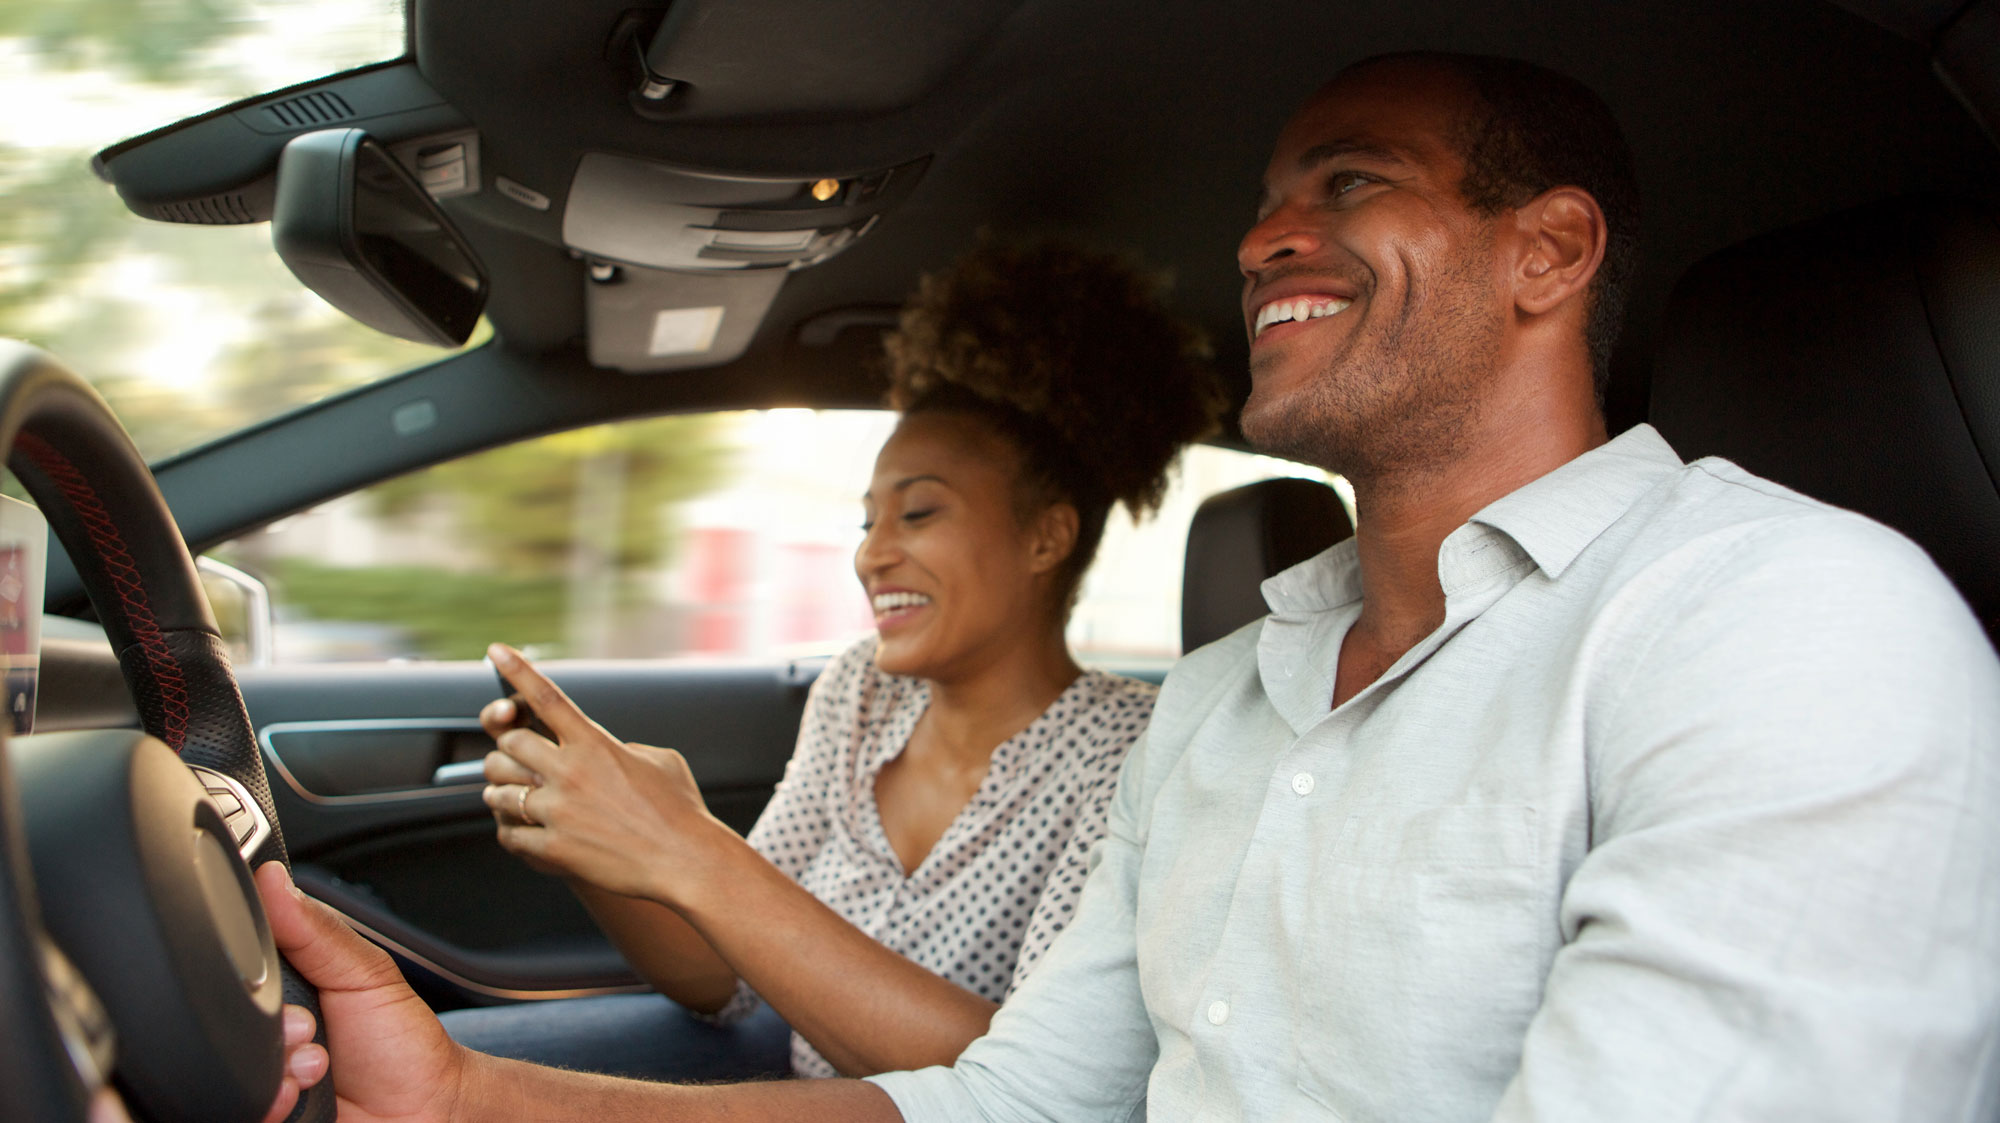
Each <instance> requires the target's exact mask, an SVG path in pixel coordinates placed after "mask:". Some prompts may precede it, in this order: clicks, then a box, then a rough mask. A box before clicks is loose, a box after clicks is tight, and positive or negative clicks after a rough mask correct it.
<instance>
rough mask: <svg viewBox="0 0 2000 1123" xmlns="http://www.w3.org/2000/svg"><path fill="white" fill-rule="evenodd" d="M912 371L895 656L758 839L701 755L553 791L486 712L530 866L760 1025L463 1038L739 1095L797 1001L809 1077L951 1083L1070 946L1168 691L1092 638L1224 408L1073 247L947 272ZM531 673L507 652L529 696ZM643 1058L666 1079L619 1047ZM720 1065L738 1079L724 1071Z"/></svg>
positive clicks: (496, 1016)
mask: <svg viewBox="0 0 2000 1123" xmlns="http://www.w3.org/2000/svg"><path fill="white" fill-rule="evenodd" d="M887 350H888V355H889V361H890V368H891V370H890V381H891V391H890V403H891V405H892V406H893V407H894V408H895V409H897V410H898V411H899V412H900V413H901V415H902V417H901V420H900V422H899V423H898V424H897V426H896V429H895V432H894V433H893V435H892V436H891V437H890V438H889V440H888V442H887V443H886V444H884V445H883V447H882V450H881V452H880V454H879V455H878V456H877V458H876V461H875V470H874V475H873V477H872V479H871V480H870V482H869V486H868V490H867V493H866V494H865V495H864V496H863V498H862V509H863V518H864V521H863V530H864V537H863V539H862V541H861V545H860V547H859V548H858V549H857V550H856V552H855V558H854V567H855V574H856V576H857V577H858V578H859V579H860V582H861V584H862V586H863V589H864V590H865V592H866V594H867V595H868V597H869V598H870V600H871V603H872V605H873V607H874V612H875V621H876V633H877V634H876V635H875V636H873V637H871V638H869V639H868V640H866V641H864V642H861V643H858V644H856V645H854V646H853V647H851V648H849V649H848V650H847V651H846V652H845V653H843V654H842V655H840V656H839V657H838V658H836V659H835V660H834V661H833V662H832V663H831V664H830V665H829V666H828V667H827V669H826V670H825V671H824V672H823V673H822V674H821V675H820V677H819V680H818V681H817V682H816V683H815V684H814V686H813V689H812V692H811V695H810V698H809V700H808V702H807V705H806V711H805V716H804V721H803V724H802V727H801V729H800V732H799V740H798V745H797V748H796V751H795V754H794V756H793V758H792V760H791V763H790V765H789V766H788V767H787V769H786V773H785V777H784V779H783V781H782V782H781V783H780V784H779V785H778V788H777V790H776V792H775V794H774V795H773V797H772V799H771V802H770V804H769V806H768V807H767V808H766V809H765V810H764V812H763V815H762V817H761V818H760V819H759V820H758V821H757V824H756V826H755V828H754V829H753V830H752V831H751V832H750V834H749V837H748V838H747V839H745V838H740V837H738V836H736V835H735V834H734V833H733V832H731V831H729V829H728V828H727V827H725V826H723V825H722V824H721V823H720V822H718V821H717V820H715V819H713V818H712V817H711V816H709V815H708V814H707V812H706V810H705V808H704V807H703V805H702V802H701V797H700V794H699V792H698V790H697V789H696V787H695V785H694V783H693V780H692V778H691V777H688V776H687V775H686V768H685V765H684V763H682V762H681V761H680V758H679V755H678V754H675V753H671V752H670V751H668V750H660V749H650V748H646V747H643V746H621V745H618V743H617V742H615V740H613V739H612V738H610V736H609V734H604V733H603V731H602V730H595V727H592V729H593V730H595V731H594V732H589V733H587V734H586V735H585V736H586V738H596V737H598V736H599V735H600V734H601V735H602V746H603V751H602V752H600V753H598V754H596V755H589V756H587V755H578V756H577V757H576V759H580V760H581V759H591V760H596V761H600V762H604V763H603V766H602V767H592V768H583V767H579V768H578V769H577V770H575V771H574V772H573V773H572V774H569V775H565V776H562V777H555V776H550V775H546V774H538V773H537V772H536V771H535V770H534V769H533V768H531V767H529V766H527V765H525V764H523V763H522V762H521V761H520V760H518V759H516V755H514V754H517V753H521V754H524V755H529V756H536V751H538V750H544V749H547V746H546V742H540V738H539V737H538V736H537V735H536V734H535V733H532V732H529V731H527V730H525V729H517V728H514V726H515V720H516V714H515V707H514V705H513V704H512V703H511V702H506V701H502V702H496V703H493V704H492V705H490V706H488V707H487V709H486V711H485V712H484V713H482V714H481V720H482V722H483V723H484V724H485V726H486V728H487V730H488V732H490V733H492V734H494V735H495V736H496V739H497V740H498V741H499V744H500V751H498V752H495V753H494V754H493V755H491V756H490V757H488V760H487V778H488V780H489V782H490V785H491V786H489V788H488V789H487V795H488V803H489V805H491V806H493V807H494V809H495V817H496V818H497V819H498V820H499V822H500V837H501V841H502V843H503V845H507V846H508V847H509V849H512V850H515V851H516V852H517V853H521V854H523V855H524V856H528V857H530V858H531V859H532V860H535V861H537V862H538V863H539V864H541V865H544V866H546V867H551V868H553V870H554V871H555V872H559V873H561V874H562V875H564V876H565V877H567V878H568V879H569V880H570V882H571V884H572V885H573V886H574V887H575V889H576V891H577V893H578V894H579V896H580V897H581V898H582V899H583V901H584V903H585V904H586V906H588V907H589V909H590V911H591V913H592V915H593V916H595V917H596V919H597V920H598V922H599V924H600V925H601V926H602V927H603V928H604V930H605V931H606V933H607V934H609V935H610V937H611V939H612V941H613V942H614V943H615V944H616V945H617V946H618V947H619V949H620V950H621V951H622V952H624V954H625V956H626V958H627V959H628V960H629V961H630V962H631V963H632V964H633V966H634V967H635V969H637V970H638V972H639V973H640V974H641V975H642V976H643V977H644V978H645V979H646V980H647V981H648V982H649V983H651V984H652V985H653V987H654V988H655V989H656V990H657V991H659V993H660V994H663V995H665V996H666V997H667V998H669V999H671V1000H672V1001H673V1003H676V1004H678V1005H679V1007H682V1008H685V1010H687V1011H692V1012H694V1013H695V1014H696V1016H697V1017H698V1018H700V1019H702V1020H705V1021H707V1022H710V1023H712V1024H717V1025H721V1026H724V1027H730V1026H736V1027H738V1028H737V1029H733V1030H732V1029H724V1030H720V1031H717V1030H710V1029H709V1028H708V1027H705V1026H690V1025H689V1023H688V1022H687V1019H686V1017H685V1015H683V1014H681V1013H680V1012H679V1011H678V1010H676V1009H674V1008H673V1007H671V1006H669V1005H668V1004H665V1003H660V1002H659V1001H658V1000H657V999H636V1000H627V1002H626V1007H625V1008H624V1009H623V1011H622V1012H614V1011H613V1009H612V1008H611V1007H608V1006H607V1005H606V1004H605V1001H606V1000H584V1001H581V1002H569V1003H550V1004H543V1006H542V1007H541V1008H540V1009H536V1010H530V1011H525V1012H523V1011H520V1010H518V1009H515V1008H509V1009H507V1010H503V1011H472V1012H464V1013H461V1014H455V1015H450V1016H447V1018H446V1024H447V1025H448V1026H449V1027H451V1029H452V1032H453V1033H454V1035H455V1036H458V1037H459V1039H460V1040H461V1041H465V1042H466V1043H468V1044H471V1045H473V1046H475V1047H478V1048H486V1049H490V1050H495V1051H499V1052H502V1053H505V1054H509V1055H516V1056H525V1057H529V1058H532V1059H538V1060H544V1061H547V1060H551V1059H553V1060H556V1061H558V1062H560V1063H572V1064H578V1065H579V1067H588V1068H596V1069H599V1070H601V1071H619V1072H627V1073H633V1072H636V1073H638V1074H642V1075H655V1076H667V1075H671V1076H680V1077H719V1076H730V1075H739V1074H741V1068H740V1067H737V1068H732V1067H731V1065H732V1064H736V1063H737V1062H740V1061H742V1060H743V1057H742V1056H741V1052H742V1050H744V1049H745V1048H746V1047H750V1046H751V1045H752V1044H753V1043H754V1041H755V1040H757V1039H759V1035H760V1034H764V1033H768V1032H771V1029H772V1027H775V1026H776V1024H777V1023H776V1022H775V1021H773V1020H771V1018H770V1015H769V1014H768V1013H766V1012H762V1011H761V1010H760V1006H761V1003H768V1004H769V1007H770V1009H772V1010H775V1011H776V1014H777V1015H778V1016H779V1017H782V1019H783V1020H784V1021H785V1022H786V1023H789V1026H790V1028H791V1030H792V1031H793V1032H794V1034H795V1036H794V1038H793V1041H792V1047H791V1064H790V1067H791V1069H792V1071H794V1072H795V1073H797V1074H798V1075H802V1076H826V1075H833V1074H835V1073H842V1074H847V1075H864V1074H868V1073H874V1072H881V1071H887V1070H892V1069H906V1068H918V1067H922V1066H924V1065H930V1064H949V1063H951V1062H952V1061H953V1060H954V1059H956V1057H957V1056H958V1054H959V1052H960V1051H961V1050H963V1049H964V1047H965V1046H966V1045H967V1044H968V1043H970V1042H971V1041H972V1040H973V1039H974V1038H976V1037H978V1036H979V1035H980V1034H982V1033H984V1032H985V1029H986V1026H987V1022H988V1020H989V1019H990V1018H991V1017H992V1015H993V1012H994V1010H996V1009H997V1008H998V1006H999V1003H1000V1002H1002V1001H1003V1000H1004V999H1005V998H1006V997H1007V995H1008V994H1009V993H1010V992H1011V991H1012V990H1013V989H1014V988H1015V987H1016V986H1017V985H1019V983H1020V981H1021V980H1022V979H1023V978H1024V977H1025V976H1026V975H1027V974H1028V973H1029V972H1030V971H1032V970H1033V969H1034V966H1035V964H1036V962H1037V960H1038V959H1039V958H1040V957H1041V955H1042V953H1043V952H1044V950H1046V949H1047V947H1048V945H1049V941H1050V940H1051V939H1052V938H1053V937H1054V936H1055V935H1056V933H1057V932H1059V931H1060V930H1061V929H1062V928H1063V926H1064V925H1065V924H1066V923H1067V922H1068V920H1069V918H1070V916H1071V915H1072V913H1073V910H1074V908H1075V903H1076V898H1077V892H1078V889H1079V888H1080V886H1081V883H1082V881H1083V876H1084V870H1085V865H1086V857H1087V854H1088V851H1089V849H1090V846H1091V844H1092V843H1094V842H1095V841H1097V839H1098V838H1100V837H1101V836H1102V834H1103V832H1104V829H1105V816H1106V810H1107V807H1108V804H1109V800H1110V797H1111V793H1112V788H1113V785H1114V783H1115V781H1116V778H1117V775H1118V769H1119V764H1120V762H1121V761H1122V760H1123V758H1124V755H1125V751H1126V749H1127V748H1128V747H1129V746H1130V745H1131V743H1132V740H1133V739H1134V738H1135V737H1136V736H1137V735H1138V734H1139V731H1140V730H1141V729H1142V728H1143V727H1144V726H1145V723H1146V719H1147V717H1148V715H1149V714H1150V712H1151V709H1152V703H1153V695H1154V688H1153V687H1151V686H1149V685H1147V684H1144V683H1141V682H1137V681H1134V680H1131V679H1126V678H1121V677H1118V676H1114V675H1109V674H1105V673H1103V672H1099V671H1085V670H1083V669H1081V668H1080V667H1079V666H1078V665H1077V662H1076V660H1075V659H1074V658H1073V657H1072V655H1071V654H1070V651H1069V648H1068V645H1067V643H1066V642H1065V639H1064V629H1065V625H1066V624H1067V622H1068V619H1069V615H1070V611H1071V608H1072V607H1073V606H1074V604H1075V601H1076V597H1077V592H1078V589H1079V587H1080V586H1081V584H1082V581H1083V577H1084V573H1085V570H1086V569H1088V567H1089V565H1090V562H1091V559H1092V557H1093V556H1094V555H1095V553H1096V550H1097V546H1098V543H1099V541H1100V539H1101V538H1102V535H1103V532H1104V526H1105V521H1106V519H1107V518H1108V516H1109V514H1110V511H1111V508H1112V507H1113V506H1114V505H1115V504H1119V503H1122V504H1124V505H1125V506H1126V507H1127V508H1128V510H1130V511H1131V512H1132V513H1133V514H1134V515H1135V516H1137V515H1143V514H1145V513H1148V512H1150V511H1151V510H1152V509H1154V508H1155V507H1156V506H1157V505H1158V503H1159V501H1160V499H1161V496H1162V493H1163V492H1164V490H1165V488H1166V485H1167V479H1168V473H1169V470H1170V468H1171V466H1172V465H1173V463H1174V461H1175V459H1176V457H1177V456H1178V455H1179V452H1180V450H1181V449H1182V448H1183V447H1184V446H1186V445H1187V444H1188V443H1189V442H1191V441H1193V440H1195V439H1197V438H1199V437H1201V436H1203V435H1205V434H1206V433H1208V432H1209V431H1210V430H1211V429H1212V428H1213V426H1214V422H1215V418H1216V416H1217V414H1218V413H1219V411H1220V407H1221V399H1222V395H1221V388H1220V385H1219V383H1218V382H1217V381H1216V379H1215V378H1214V376H1213V374H1212V373H1211V371H1210V370H1209V368H1208V367H1207V366H1206V365H1205V363H1204V361H1203V359H1204V355H1203V352H1202V348H1201V346H1200V343H1199V340H1198V339H1197V337H1196V336H1195V335H1194V333H1193V332H1192V331H1191V330H1190V329H1189V328H1187V327H1186V326H1185V325H1183V324H1182V323H1181V322H1180V321H1178V320H1176V319H1175V318H1174V317H1172V316H1171V315H1170V314H1169V313H1168V312H1167V311H1166V310H1165V309H1164V307H1163V306H1162V304H1161V303H1160V299H1159V293H1158V289H1157V286H1156V285H1155V284H1154V283H1153V282H1152V281H1150V280H1148V279H1147V278H1145V277H1143V276H1142V275H1141V274H1139V273H1137V272H1135V271H1133V270H1132V269H1131V268H1129V267H1128V266H1126V265H1124V264H1122V263H1120V262H1119V261H1117V260H1114V259H1111V258H1107V257H1102V256H1096V255H1092V254H1086V253H1082V252H1079V251H1076V250H1073V249H1067V248H1063V247H1060V246H1055V245H1049V244H1043V245H1037V246H1033V247H1027V248H1016V247H1007V246H1001V245H997V244H987V245H982V246H981V247H980V248H978V249H976V250H974V251H973V252H972V253H970V254H969V255H967V256H966V257H965V258H963V259H961V260H960V261H959V262H958V263H957V264H956V265H955V266H954V267H953V268H952V269H951V270H950V271H949V272H947V273H946V274H944V275H942V276H938V277H931V278H926V279H925V280H924V282H923V284H922V286H921V288H920V290H919V291H918V293H917V294H916V295H915V297H913V298H912V300H911V301H910V303H909V304H908V305H907V306H906V308H905V310H904V312H903V314H902V317H901V320H900V323H899V326H898V329H897V330H896V331H895V332H893V333H892V334H891V335H890V336H889V338H888V340H887ZM830 470H831V469H830ZM517 659H518V657H517V656H513V655H512V654H511V653H510V652H507V651H506V650H505V649H497V658H496V661H497V662H499V663H500V664H501V669H502V670H503V671H505V672H507V673H508V674H509V676H510V677H511V678H513V679H514V680H515V681H516V682H517V683H520V682H521V681H523V679H524V678H525V677H526V676H528V675H532V674H533V672H532V670H531V669H528V668H527V667H526V664H525V663H524V662H517V661H516V660H517ZM526 738H534V739H535V741H536V742H540V744H535V743H532V742H527V743H526V744H527V748H525V749H524V748H523V746H524V739H526ZM571 741H572V738H570V737H568V736H565V737H564V739H563V744H562V746H561V748H560V749H559V750H554V751H559V752H562V753H564V754H565V756H566V757H567V756H568V755H569V754H572V753H575V752H577V749H576V747H575V746H573V745H572V744H571ZM621 753H622V754H623V755H619V754H621ZM536 758H537V759H549V758H545V757H539V756H537V757H536ZM760 1000H761V1003H760ZM593 1004H595V1005H593ZM565 1008H566V1009H565ZM482 1026H483V1027H484V1028H482ZM746 1026H747V1027H748V1028H743V1027H746ZM529 1037H532V1038H533V1039H535V1040H534V1041H533V1042H529V1041H527V1040H525V1039H526V1038H529ZM634 1041H636V1042H637V1044H638V1045H639V1047H640V1048H641V1049H643V1050H644V1051H646V1052H647V1053H648V1056H647V1057H645V1058H640V1059H637V1060H632V1059H626V1058H621V1057H619V1056H616V1055H614V1053H615V1051H617V1050H619V1049H620V1048H621V1047H629V1046H630V1045H631V1044H632V1043H633V1042H634ZM496 1046H497V1049H496ZM717 1049H721V1050H722V1051H723V1052H725V1053H731V1054H732V1056H731V1057H728V1058H725V1061H726V1063H721V1064H711V1063H709V1062H710V1060H712V1059H713V1058H705V1057H704V1056H703V1054H705V1053H708V1052H713V1051H715V1050H717ZM564 1050H567V1052H564ZM751 1051H752V1052H753V1053H754V1048H751ZM751 1064H752V1067H754V1066H755V1061H754V1059H753V1060H752V1062H751Z"/></svg>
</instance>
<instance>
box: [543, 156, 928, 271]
mask: <svg viewBox="0 0 2000 1123" xmlns="http://www.w3.org/2000/svg"><path fill="white" fill-rule="evenodd" d="M929 163H930V160H929V158H928V157H926V158H923V159H919V160H913V161H911V162H909V163H906V164H900V165H898V166H896V167H893V168H884V169H880V170H877V171H873V172H867V173H863V174H860V175H846V176H842V175H829V176H816V177H769V176H741V175H730V174H726V173H721V172H711V171H700V170H695V169H690V168H681V167H675V166H673V165H669V164H660V163H654V162H652V161H647V160H634V159H631V158H629V157H625V156H612V155H608V154H606V153H602V152H592V153H587V154H585V155H584V157H583V159H582V161H581V162H579V164H578V165H577V169H576V178H575V179H574V180H573V181H572V182H571V184H570V189H569V196H568V202H567V204H566V205H565V206H564V208H563V226H562V231H563V234H562V236H563V244H564V245H567V246H568V247H569V248H571V249H573V250H576V251H577V252H579V253H582V254H584V255H585V256H587V257H590V258H593V259H595V260H598V261H605V262H618V263H621V264H625V265H639V266H645V267H648V268H653V269H686V270H700V271H715V272H726V271H736V270H745V269H770V268H776V269H781V270H782V269H799V268H803V267H805V266H808V265H815V264H818V263H819V262H822V261H825V260H826V259H827V258H829V257H832V256H833V255H834V254H836V253H839V252H840V251H841V250H843V249H846V248H847V247H848V246H850V245H853V244H854V242H855V241H856V240H858V239H859V238H861V237H862V236H863V235H864V234H866V233H867V232H868V230H869V228H870V227H871V226H872V225H874V223H875V220H876V219H877V218H879V217H880V216H881V215H882V212H884V211H886V210H888V209H889V208H890V207H892V206H894V205H895V204H896V203H897V202H899V201H901V200H902V199H903V198H904V197H905V196H907V195H908V194H909V193H910V190H911V189H912V188H914V187H915V186H916V183H917V180H918V178H920V177H921V176H922V175H923V170H924V167H925V166H926V165H927V164H929Z"/></svg>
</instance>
